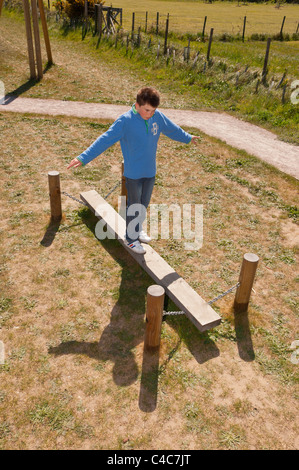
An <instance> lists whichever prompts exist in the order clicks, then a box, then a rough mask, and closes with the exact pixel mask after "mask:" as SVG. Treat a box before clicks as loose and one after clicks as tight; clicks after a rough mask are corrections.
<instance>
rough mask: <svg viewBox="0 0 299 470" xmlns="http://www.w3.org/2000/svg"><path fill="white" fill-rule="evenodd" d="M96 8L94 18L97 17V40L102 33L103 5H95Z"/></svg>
mask: <svg viewBox="0 0 299 470" xmlns="http://www.w3.org/2000/svg"><path fill="white" fill-rule="evenodd" d="M95 7H96V17H97V33H98V34H99V39H101V37H102V31H103V5H102V4H101V3H100V4H97V5H95Z"/></svg>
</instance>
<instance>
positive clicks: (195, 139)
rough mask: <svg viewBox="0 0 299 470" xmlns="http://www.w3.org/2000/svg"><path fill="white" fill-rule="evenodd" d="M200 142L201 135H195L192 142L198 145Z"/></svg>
mask: <svg viewBox="0 0 299 470" xmlns="http://www.w3.org/2000/svg"><path fill="white" fill-rule="evenodd" d="M199 142H200V137H199V136H198V135H193V136H192V139H191V144H195V145H197V144H199Z"/></svg>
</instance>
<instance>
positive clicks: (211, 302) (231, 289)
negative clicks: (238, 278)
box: [208, 282, 240, 305]
mask: <svg viewBox="0 0 299 470" xmlns="http://www.w3.org/2000/svg"><path fill="white" fill-rule="evenodd" d="M239 285H240V283H239V282H237V284H235V285H234V286H233V287H231V288H230V289H228V290H227V291H225V292H223V294H220V295H218V296H217V297H215V299H213V300H210V301H209V302H208V304H209V305H211V304H213V303H214V302H216V300H219V299H222V297H224V296H225V295H227V294H229V293H230V292H232V291H233V290H234V289H237V287H239Z"/></svg>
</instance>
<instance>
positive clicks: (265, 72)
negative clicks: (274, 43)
mask: <svg viewBox="0 0 299 470" xmlns="http://www.w3.org/2000/svg"><path fill="white" fill-rule="evenodd" d="M270 44H271V38H268V39H267V48H266V54H265V59H264V67H263V72H262V82H263V84H265V82H266V76H267V72H268V70H267V68H268V59H269V52H270Z"/></svg>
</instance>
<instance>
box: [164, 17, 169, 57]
mask: <svg viewBox="0 0 299 470" xmlns="http://www.w3.org/2000/svg"><path fill="white" fill-rule="evenodd" d="M168 27H169V18H167V19H166V28H165V39H164V55H166V53H167V38H168Z"/></svg>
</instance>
